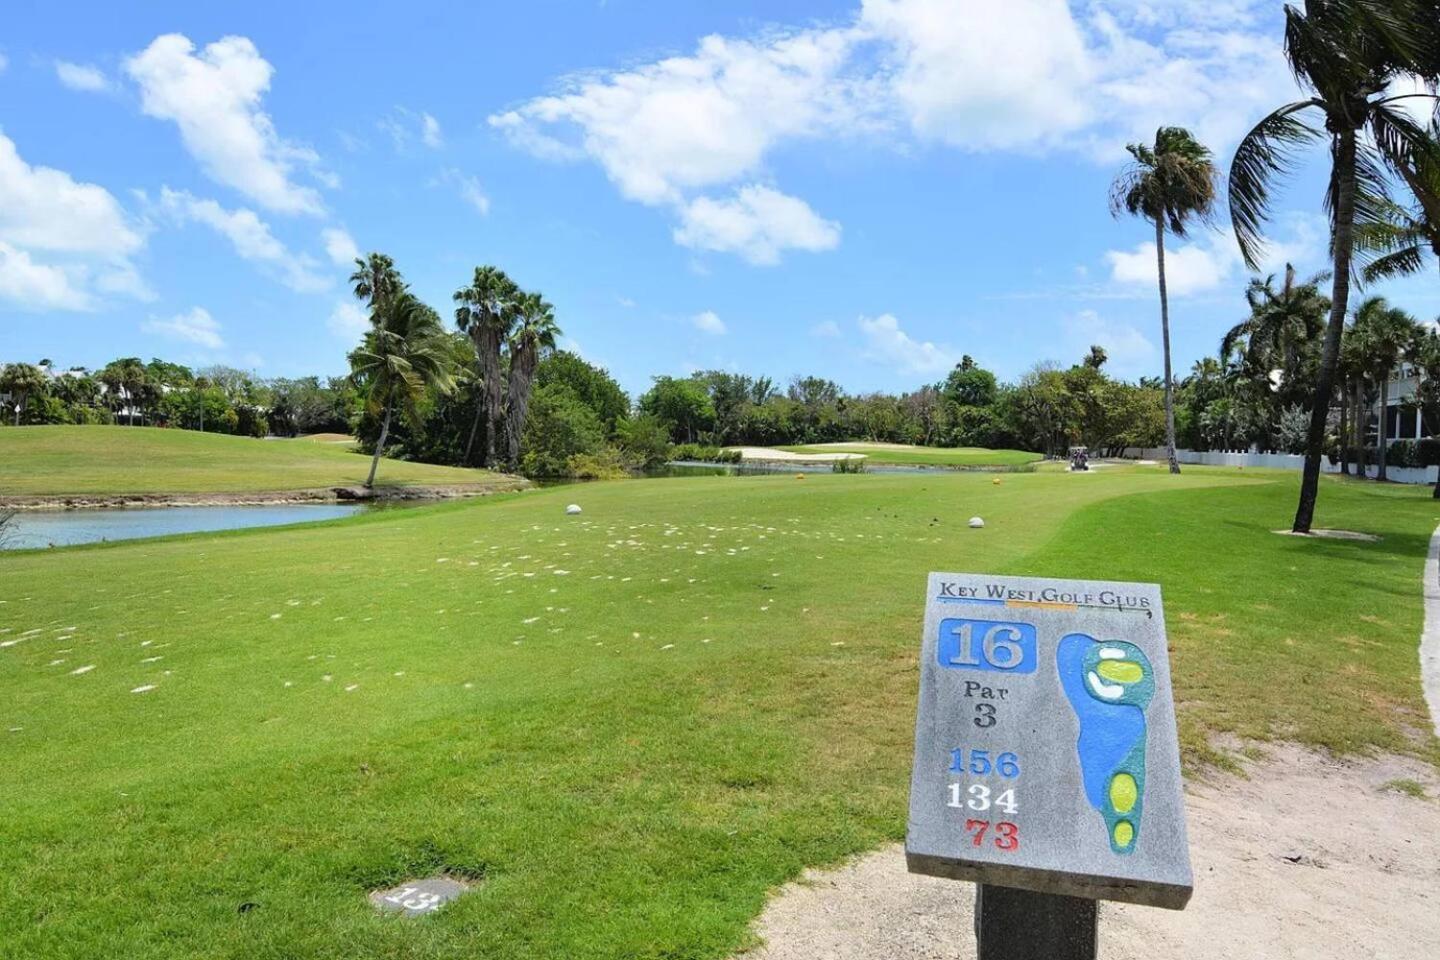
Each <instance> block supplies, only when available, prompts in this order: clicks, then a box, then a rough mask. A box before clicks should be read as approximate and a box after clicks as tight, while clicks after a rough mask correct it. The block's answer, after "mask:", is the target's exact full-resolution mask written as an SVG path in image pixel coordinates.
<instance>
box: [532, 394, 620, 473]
mask: <svg viewBox="0 0 1440 960" xmlns="http://www.w3.org/2000/svg"><path fill="white" fill-rule="evenodd" d="M521 448H522V449H523V450H524V451H525V452H524V454H523V455H522V456H521V458H520V472H521V473H523V474H525V476H527V477H567V476H570V459H571V458H572V457H575V456H577V455H584V454H599V453H601V452H602V451H603V450H604V448H605V428H604V426H603V425H602V424H601V423H600V418H599V417H598V416H596V415H595V411H594V410H591V409H590V408H589V407H588V406H586V405H585V404H584V403H582V402H581V401H580V400H578V399H577V398H576V397H575V395H574V393H573V392H571V390H570V389H569V388H568V387H566V386H565V385H564V384H551V385H548V386H544V387H538V388H536V389H535V391H534V392H533V393H532V394H531V395H530V409H529V411H527V413H526V417H525V436H524V439H523V442H522V443H521Z"/></svg>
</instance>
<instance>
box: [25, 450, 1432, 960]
mask: <svg viewBox="0 0 1440 960" xmlns="http://www.w3.org/2000/svg"><path fill="white" fill-rule="evenodd" d="M991 479H992V478H991V477H989V476H984V475H976V474H950V473H944V474H936V475H921V476H915V475H879V474H870V475H854V476H838V475H822V476H811V477H808V478H807V479H804V480H797V479H794V478H793V477H790V476H773V477H755V478H723V477H722V478H695V479H683V480H656V481H629V482H620V483H611V484H598V485H588V486H582V487H565V488H560V489H551V490H543V491H538V492H531V493H524V494H519V495H515V496H507V497H497V498H492V499H489V500H486V501H480V502H469V503H456V504H447V505H442V506H437V507H426V508H422V509H418V510H414V511H401V512H391V513H381V514H373V515H369V516H365V517H361V518H357V519H352V520H346V521H341V522H338V523H333V524H318V525H311V526H307V527H304V528H293V529H285V530H266V531H247V532H241V533H234V534H227V535H206V536H196V537H189V538H184V539H177V540H169V541H156V542H134V543H128V544H116V545H110V546H105V547H86V548H78V549H69V550H59V551H51V552H40V553H28V554H12V555H9V556H0V601H3V602H0V644H6V645H7V646H4V648H3V649H0V744H3V746H4V749H3V750H0V798H3V809H4V816H3V818H0V945H3V949H0V955H4V956H7V957H8V956H14V957H24V958H27V960H45V958H58V957H74V958H94V957H122V956H123V957H127V958H128V957H137V958H161V957H164V958H190V957H197V956H204V957H223V958H237V960H238V958H246V960H250V958H275V960H279V958H310V957H325V958H354V957H387V958H418V957H426V958H429V957H446V958H469V957H484V958H559V957H565V958H591V957H595V958H598V957H605V958H634V957H639V958H681V957H695V958H700V957H714V958H718V957H725V956H727V955H728V954H729V953H730V952H732V951H733V950H735V949H736V948H738V947H741V946H743V945H744V944H745V943H746V942H747V938H748V936H749V935H748V932H747V930H748V924H749V922H750V921H751V919H752V918H753V917H754V916H755V915H756V914H757V913H758V912H759V910H760V909H761V907H762V905H763V903H764V899H765V896H766V893H767V891H769V890H770V889H772V888H773V887H774V886H775V885H776V884H778V883H780V882H782V881H784V880H786V879H789V878H791V877H793V876H795V875H796V874H797V873H798V872H799V871H800V870H801V869H802V868H803V867H805V866H807V865H811V864H818V863H824V862H831V861H834V860H836V859H837V858H839V857H842V856H844V855H847V854H851V853H855V852H857V851H860V850H864V849H867V848H870V847H873V846H875V845H877V844H879V843H881V842H883V841H887V840H893V839H896V838H898V837H900V836H901V835H902V834H903V830H904V816H905V796H906V790H907V787H908V768H909V763H910V747H911V743H910V738H911V726H912V723H913V720H914V714H913V709H914V694H915V688H916V682H917V681H916V662H915V661H916V651H917V648H918V644H919V639H920V638H919V627H920V619H921V612H922V607H923V602H922V601H923V591H924V584H925V574H926V572H927V571H929V570H932V569H955V570H986V571H991V572H997V573H1024V574H1035V575H1054V576H1069V577H1095V578H1114V579H1139V580H1151V581H1158V582H1159V583H1161V584H1162V585H1163V587H1164V591H1165V600H1166V606H1167V614H1168V621H1169V627H1170V637H1171V642H1172V646H1173V655H1172V656H1173V668H1174V676H1175V683H1176V693H1177V699H1178V700H1179V703H1180V718H1181V728H1182V738H1183V740H1184V747H1185V752H1186V757H1187V760H1188V762H1189V763H1190V765H1191V768H1192V769H1194V767H1195V765H1196V764H1197V763H1199V762H1204V761H1206V760H1216V759H1222V758H1223V757H1222V754H1220V753H1218V752H1216V749H1217V747H1216V742H1217V740H1218V739H1223V738H1216V737H1215V735H1216V734H1217V733H1233V734H1237V735H1241V736H1245V737H1265V736H1283V737H1286V738H1289V739H1294V740H1297V741H1300V742H1303V743H1309V744H1320V745H1325V746H1329V747H1333V748H1335V749H1339V750H1348V751H1356V750H1364V749H1369V748H1381V749H1387V750H1396V751H1401V752H1406V753H1411V754H1417V755H1421V756H1424V757H1426V758H1427V759H1429V760H1431V761H1440V750H1437V746H1436V741H1435V740H1434V738H1432V737H1431V736H1430V735H1429V733H1428V732H1427V731H1428V722H1427V720H1426V718H1425V714H1424V707H1423V704H1422V702H1421V694H1420V687H1419V682H1418V678H1417V673H1418V663H1417V657H1416V643H1417V638H1418V635H1419V632H1420V626H1421V616H1422V614H1421V602H1420V573H1421V568H1422V564H1423V559H1424V556H1425V548H1426V543H1427V540H1428V537H1429V534H1430V531H1431V530H1432V529H1433V528H1434V526H1435V525H1436V523H1437V522H1440V506H1437V505H1436V504H1435V503H1434V502H1433V501H1431V500H1430V499H1429V495H1428V491H1427V490H1424V489H1420V490H1413V489H1403V488H1395V487H1376V486H1373V485H1359V484H1355V485H1345V484H1340V483H1334V482H1327V483H1325V484H1324V485H1323V486H1322V491H1321V501H1320V513H1319V520H1320V521H1321V523H1322V524H1323V525H1324V526H1332V527H1346V528H1351V529H1360V530H1366V531H1370V532H1373V533H1378V534H1381V535H1383V536H1384V540H1383V541H1382V542H1379V543H1354V542H1338V541H1305V540H1299V539H1295V538H1289V537H1280V536H1275V535H1274V534H1272V533H1270V532H1269V531H1270V530H1271V529H1273V528H1276V527H1280V526H1283V525H1284V524H1285V522H1286V521H1287V520H1288V519H1289V515H1290V511H1291V510H1292V508H1293V500H1294V488H1295V477H1294V475H1293V474H1291V475H1285V474H1260V473H1256V474H1252V473H1251V472H1249V471H1247V472H1246V473H1245V474H1244V476H1243V477H1241V476H1239V475H1237V474H1235V473H1221V472H1218V471H1203V470H1196V469H1191V470H1187V471H1186V473H1185V474H1184V475H1183V476H1181V477H1179V478H1172V477H1169V476H1167V475H1166V474H1164V473H1163V472H1161V471H1159V470H1114V471H1108V472H1100V473H1097V474H1095V475H1090V476H1072V475H1069V474H1061V473H1036V474H1022V475H1014V476H1007V477H1005V478H1004V482H1003V483H1001V484H999V485H996V484H992V482H991ZM571 501H576V502H579V503H580V504H582V505H583V507H584V511H585V512H584V514H583V515H581V516H578V517H567V516H565V515H564V513H563V510H564V506H565V504H566V503H568V502H571ZM973 514H980V515H982V516H984V517H985V519H986V522H987V526H986V528H985V529H983V530H971V529H968V528H966V526H965V521H966V519H967V518H969V517H970V516H971V515H973ZM146 688H153V689H146ZM136 690H140V691H143V692H132V691H136ZM1325 802H1336V803H1341V802H1346V803H1349V802H1356V801H1355V798H1350V799H1342V798H1326V801H1325ZM434 873H450V874H452V875H456V876H463V877H468V878H471V879H473V880H476V881H478V882H479V885H478V886H477V887H476V889H475V890H474V891H473V892H471V893H470V894H468V895H466V896H465V897H462V898H461V899H460V900H458V901H456V902H455V903H453V904H451V905H449V906H447V907H446V908H445V909H443V910H442V911H441V912H439V913H438V914H436V915H434V916H431V917H427V918H424V919H422V920H418V921H416V920H408V919H402V918H397V917H393V916H379V915H377V914H376V913H375V912H374V911H373V910H372V909H371V907H370V906H369V905H368V903H367V902H366V900H365V895H366V893H367V891H369V890H372V889H376V888H380V887H385V886H388V885H392V884H395V883H398V882H400V881H403V880H406V879H410V878H415V877H420V876H426V875H430V874H434ZM246 904H250V905H252V906H248V907H244V909H243V910H242V905H246ZM964 933H965V931H957V936H960V935H963V934H964Z"/></svg>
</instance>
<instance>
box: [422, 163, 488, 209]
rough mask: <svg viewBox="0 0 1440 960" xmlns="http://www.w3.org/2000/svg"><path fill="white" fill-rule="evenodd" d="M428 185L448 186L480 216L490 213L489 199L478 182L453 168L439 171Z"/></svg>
mask: <svg viewBox="0 0 1440 960" xmlns="http://www.w3.org/2000/svg"><path fill="white" fill-rule="evenodd" d="M430 185H431V186H432V187H434V186H440V185H444V186H448V187H452V188H454V190H455V192H456V193H457V194H458V195H459V197H460V199H461V200H463V201H465V202H466V203H467V204H469V205H470V206H471V207H472V208H474V210H475V212H476V213H478V214H480V216H482V217H483V216H487V215H488V214H489V213H490V198H489V197H488V196H487V195H486V194H485V188H484V187H483V186H481V184H480V181H479V180H477V179H475V178H474V177H472V176H468V175H466V174H464V173H461V172H460V171H459V170H456V169H455V168H454V167H446V168H445V169H444V170H441V171H440V175H439V176H437V177H435V178H434V179H433V180H431V181H430Z"/></svg>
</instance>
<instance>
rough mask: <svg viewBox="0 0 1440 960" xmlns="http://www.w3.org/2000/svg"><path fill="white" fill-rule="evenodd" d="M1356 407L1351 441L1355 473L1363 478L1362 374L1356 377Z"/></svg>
mask: <svg viewBox="0 0 1440 960" xmlns="http://www.w3.org/2000/svg"><path fill="white" fill-rule="evenodd" d="M1351 406H1353V407H1354V408H1355V410H1354V412H1353V413H1352V414H1351V416H1352V417H1353V418H1354V422H1353V423H1352V425H1351V429H1350V442H1351V444H1353V445H1354V447H1355V473H1356V475H1357V476H1359V477H1360V478H1361V479H1364V477H1365V421H1366V419H1367V416H1368V415H1367V413H1366V411H1365V380H1364V378H1363V377H1362V376H1357V377H1356V378H1355V397H1354V402H1353V403H1352V404H1351Z"/></svg>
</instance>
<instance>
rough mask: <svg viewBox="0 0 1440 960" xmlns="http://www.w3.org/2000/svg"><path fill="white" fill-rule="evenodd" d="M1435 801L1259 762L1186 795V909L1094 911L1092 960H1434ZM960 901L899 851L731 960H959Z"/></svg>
mask: <svg viewBox="0 0 1440 960" xmlns="http://www.w3.org/2000/svg"><path fill="white" fill-rule="evenodd" d="M1432 556H1434V552H1433V550H1432ZM1427 583H1431V584H1433V583H1435V578H1434V577H1431V578H1430V579H1429V580H1427ZM1402 778H1403V779H1409V780H1414V781H1417V782H1420V783H1422V784H1424V785H1425V789H1426V792H1427V794H1428V796H1429V799H1423V800H1422V799H1416V798H1414V797H1410V796H1406V795H1404V794H1403V793H1401V792H1398V791H1396V790H1395V789H1393V788H1387V787H1386V786H1385V785H1386V784H1388V783H1391V782H1392V781H1394V780H1397V779H1402ZM1437 796H1440V778H1437V776H1436V772H1435V770H1434V769H1433V768H1431V767H1429V766H1427V765H1425V764H1423V763H1419V762H1417V761H1413V760H1407V759H1401V758H1395V757H1386V758H1381V759H1367V760H1345V761H1337V760H1333V759H1330V758H1328V757H1324V756H1321V755H1318V754H1316V753H1312V752H1309V751H1306V750H1302V749H1300V748H1297V747H1293V746H1288V745H1274V746H1271V747H1269V748H1268V757H1267V758H1266V759H1265V760H1264V761H1263V762H1261V763H1259V764H1256V765H1253V766H1252V767H1251V769H1250V770H1249V776H1248V778H1247V779H1239V778H1235V777H1230V776H1218V775H1217V776H1216V777H1215V778H1214V779H1213V780H1211V781H1209V782H1205V783H1199V784H1194V785H1192V786H1191V787H1190V789H1189V790H1187V797H1186V804H1187V810H1188V819H1189V825H1190V848H1191V857H1192V858H1193V861H1192V862H1193V866H1194V869H1195V896H1194V898H1193V899H1192V900H1191V901H1190V905H1189V907H1188V908H1187V909H1185V910H1184V911H1183V912H1174V911H1169V910H1155V909H1147V908H1145V907H1134V906H1129V905H1125V904H1111V903H1106V904H1102V905H1101V913H1100V955H1101V956H1102V957H1105V958H1107V960H1154V958H1157V957H1163V958H1166V960H1202V958H1203V960H1226V958H1233V960H1279V958H1296V960H1301V958H1303V960H1326V958H1335V960H1354V958H1357V957H1382V958H1386V960H1434V958H1436V957H1440V800H1437V799H1435V798H1436V797H1437ZM973 898H974V887H973V886H971V885H970V884H968V883H958V882H954V881H948V880H937V879H934V878H931V877H919V876H911V875H910V874H908V873H906V872H905V859H904V854H903V852H902V850H901V848H900V847H899V846H898V845H897V846H892V847H887V848H885V849H883V850H879V851H876V852H875V853H872V854H870V855H868V856H865V857H862V858H861V859H859V860H856V861H854V862H852V863H850V864H849V865H847V866H844V867H842V868H840V869H838V870H834V871H829V872H812V873H811V874H809V875H807V877H806V879H805V880H804V881H802V882H801V883H796V884H791V885H790V886H787V887H786V888H785V889H784V890H782V891H781V892H780V894H779V895H778V896H776V897H775V898H774V899H773V900H772V901H771V902H770V905H769V906H768V907H767V908H766V910H765V912H764V914H763V915H762V916H761V918H760V919H759V921H758V922H757V932H758V933H759V934H760V936H761V937H762V938H763V939H764V941H765V945H764V946H762V947H760V948H759V949H757V950H754V951H752V952H750V953H747V954H745V955H744V960H940V958H945V960H951V958H969V957H974V955H975V941H974V936H973V934H972V933H971V930H972V922H973V921H972V912H971V907H972V901H973Z"/></svg>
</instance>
